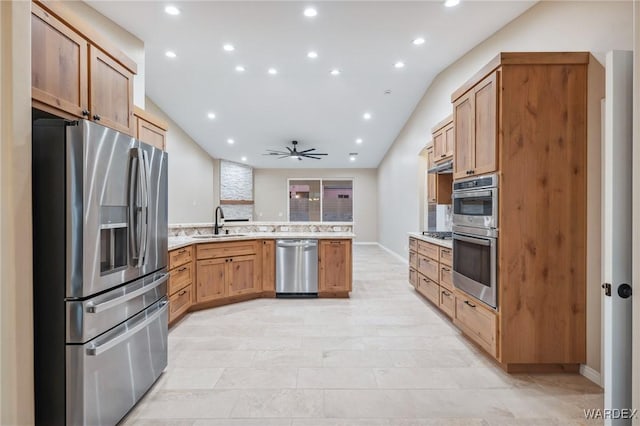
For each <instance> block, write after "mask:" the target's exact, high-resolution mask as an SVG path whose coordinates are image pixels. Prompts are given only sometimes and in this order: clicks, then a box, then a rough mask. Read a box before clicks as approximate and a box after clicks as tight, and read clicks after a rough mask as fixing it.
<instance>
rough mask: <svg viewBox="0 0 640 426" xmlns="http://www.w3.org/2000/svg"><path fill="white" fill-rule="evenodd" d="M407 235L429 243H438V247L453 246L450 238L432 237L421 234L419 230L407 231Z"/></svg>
mask: <svg viewBox="0 0 640 426" xmlns="http://www.w3.org/2000/svg"><path fill="white" fill-rule="evenodd" d="M409 236H410V237H413V238H416V239H418V240H422V241H426V242H428V243H431V244H436V245H439V246H440V247H446V248H453V241H451V240H441V239H439V238H432V237H427V236H425V235H422V233H420V232H409Z"/></svg>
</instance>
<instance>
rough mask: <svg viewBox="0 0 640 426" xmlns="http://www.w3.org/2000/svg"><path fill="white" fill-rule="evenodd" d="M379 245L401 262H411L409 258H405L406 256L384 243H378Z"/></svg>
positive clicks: (406, 263)
mask: <svg viewBox="0 0 640 426" xmlns="http://www.w3.org/2000/svg"><path fill="white" fill-rule="evenodd" d="M378 246H379V247H380V248H381V249H382V250H384V251H386V252H387V253H389V254H390V255H391V256H393V257H395V258H396V259H398V260H399V261H400V262H402V263H404V264H405V265H408V264H409V260H407V259H405V258H404V257H402V256H400V255H399V254H398V253H396V252H395V251H393V250H391V249H388V248H386V247H385V246H383V245H382V244H380V243H378Z"/></svg>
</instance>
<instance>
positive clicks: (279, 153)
mask: <svg viewBox="0 0 640 426" xmlns="http://www.w3.org/2000/svg"><path fill="white" fill-rule="evenodd" d="M262 155H289V154H287V153H286V152H267V153H266V154H262Z"/></svg>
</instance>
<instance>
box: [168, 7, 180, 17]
mask: <svg viewBox="0 0 640 426" xmlns="http://www.w3.org/2000/svg"><path fill="white" fill-rule="evenodd" d="M164 11H165V12H166V13H167V14H169V15H174V16H175V15H180V9H178V8H177V7H175V6H167V7H165V8H164Z"/></svg>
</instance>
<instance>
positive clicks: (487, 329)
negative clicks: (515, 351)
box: [453, 292, 498, 357]
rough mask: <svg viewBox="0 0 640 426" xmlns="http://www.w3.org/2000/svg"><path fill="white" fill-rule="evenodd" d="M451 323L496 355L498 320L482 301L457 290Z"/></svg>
mask: <svg viewBox="0 0 640 426" xmlns="http://www.w3.org/2000/svg"><path fill="white" fill-rule="evenodd" d="M455 308H456V309H455V311H456V312H455V317H454V320H453V323H454V324H455V325H457V326H458V327H459V328H460V329H461V330H462V331H463V332H464V333H465V334H466V335H467V336H469V337H470V338H471V339H472V340H474V341H475V342H476V343H477V344H478V345H480V347H482V349H484V350H485V351H487V352H488V353H489V354H491V355H492V356H494V357H497V356H498V320H497V316H496V314H495V312H493V311H492V310H490V309H487V308H485V307H484V306H483V305H482V303H480V302H478V301H476V300H475V299H473V298H471V297H469V296H467V295H465V294H463V293H461V292H458V293H457V294H456V306H455Z"/></svg>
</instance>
